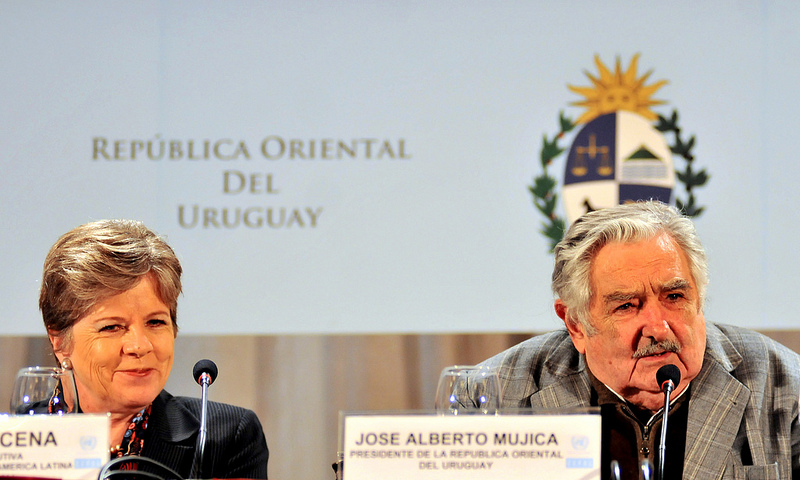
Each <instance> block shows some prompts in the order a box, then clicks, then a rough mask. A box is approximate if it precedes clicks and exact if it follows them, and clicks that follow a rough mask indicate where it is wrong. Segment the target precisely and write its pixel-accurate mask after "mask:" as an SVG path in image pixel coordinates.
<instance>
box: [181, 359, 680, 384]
mask: <svg viewBox="0 0 800 480" xmlns="http://www.w3.org/2000/svg"><path fill="white" fill-rule="evenodd" d="M217 372H218V371H217V364H216V363H214V362H212V361H211V360H208V359H203V360H200V361H199V362H197V363H195V364H194V368H193V369H192V376H193V377H194V381H195V382H197V383H200V377H202V376H203V374H204V373H207V374H208V376H209V379H210V381H209V382H208V384H209V385H210V384H211V383H213V382H214V380H215V379H216V378H217ZM678 375H679V376H680V374H678Z"/></svg>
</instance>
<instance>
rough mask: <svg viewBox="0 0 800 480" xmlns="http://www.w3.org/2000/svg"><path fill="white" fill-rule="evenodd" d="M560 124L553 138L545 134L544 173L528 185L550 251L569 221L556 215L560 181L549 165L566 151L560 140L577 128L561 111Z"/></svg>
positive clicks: (543, 148) (561, 235)
mask: <svg viewBox="0 0 800 480" xmlns="http://www.w3.org/2000/svg"><path fill="white" fill-rule="evenodd" d="M558 115H559V124H560V125H561V128H560V130H559V132H558V133H557V134H555V135H554V136H553V139H552V140H548V138H547V134H544V136H543V141H542V152H541V162H542V174H541V175H539V176H537V177H534V178H533V185H531V186H529V187H528V190H530V192H531V193H532V194H533V204H534V205H536V209H537V210H539V212H540V213H541V214H542V215H543V216H544V222H542V229H541V230H539V231H540V232H541V233H542V234H543V235H544V236H545V237H547V238H548V239H550V253H552V252H553V249H554V248H555V247H556V244H557V243H558V242H559V241H560V240H561V237H563V236H564V231H565V230H566V228H567V223H566V222H565V221H564V219H563V218H561V217H560V216H558V215H556V204H557V203H558V192H557V191H556V187H557V186H558V181H557V180H556V179H555V178H553V177H551V176H550V174H548V173H547V167H549V166H550V164H551V163H553V160H555V159H556V157H558V156H559V155H561V154H562V153H564V149H563V148H561V147H560V146H559V145H558V141H559V140H560V139H561V138H562V137H563V136H564V134H565V133H567V132H569V131H570V130H572V129H573V128H575V124H574V123H572V120H571V119H570V118H567V117H565V116H564V112H563V111H561V112H559V114H558Z"/></svg>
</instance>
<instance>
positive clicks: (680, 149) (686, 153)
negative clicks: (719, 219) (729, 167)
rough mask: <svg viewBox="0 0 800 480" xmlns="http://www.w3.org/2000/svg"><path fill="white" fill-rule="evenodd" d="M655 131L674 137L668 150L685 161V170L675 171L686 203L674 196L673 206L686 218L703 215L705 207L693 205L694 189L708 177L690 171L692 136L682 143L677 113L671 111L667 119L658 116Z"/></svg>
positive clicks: (692, 159)
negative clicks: (667, 133) (671, 134)
mask: <svg viewBox="0 0 800 480" xmlns="http://www.w3.org/2000/svg"><path fill="white" fill-rule="evenodd" d="M656 129H658V131H660V132H665V133H666V132H672V133H673V134H674V135H675V144H674V145H670V146H669V148H670V150H671V151H672V153H673V154H674V155H680V156H681V157H683V159H684V160H686V169H685V170H683V171H682V172H681V171H679V170H677V169H676V170H675V174H676V175H677V177H678V180H680V181H681V183H683V186H684V188H685V189H686V195H687V197H686V201H685V202H684V201H683V200H681V199H680V198H678V196H677V195H675V206H676V207H677V208H678V210H680V211H681V212H682V213H683V214H684V215H686V216H687V217H698V216H700V214H702V213H703V210H704V209H705V207H700V206H697V205H696V204H695V200H696V199H695V196H694V189H695V187H702V186H703V185H705V184H706V182H708V179H709V178H710V175H709V174H708V173H706V170H705V169H702V170H699V171H697V172H695V171H694V170H693V169H692V164H693V163H694V155H692V148H694V141H695V138H694V135H692V136H691V137H689V140H686V141H684V140H683V139H682V138H681V128H680V127H679V126H678V111H677V110H673V111H672V116H671V117H670V118H669V119H667V118H666V117H663V116H662V115H659V116H658V124H657V125H656Z"/></svg>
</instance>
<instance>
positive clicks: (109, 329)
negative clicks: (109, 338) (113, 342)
mask: <svg viewBox="0 0 800 480" xmlns="http://www.w3.org/2000/svg"><path fill="white" fill-rule="evenodd" d="M120 328H122V327H121V326H120V325H104V326H102V327H100V331H101V332H115V331H117V330H119V329H120Z"/></svg>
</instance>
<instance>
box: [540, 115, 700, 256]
mask: <svg viewBox="0 0 800 480" xmlns="http://www.w3.org/2000/svg"><path fill="white" fill-rule="evenodd" d="M559 125H560V129H559V132H558V133H557V134H555V135H554V136H553V138H552V139H548V138H547V134H544V135H543V139H542V150H541V155H540V157H541V163H542V173H541V175H538V176H536V177H534V178H533V184H532V185H530V186H529V187H528V190H530V192H531V194H532V195H533V204H534V205H535V206H536V209H537V210H539V212H540V213H541V214H542V216H543V217H544V221H543V222H542V229H541V230H539V231H540V232H541V233H542V234H543V235H544V236H545V237H547V238H548V239H549V240H550V253H552V252H553V250H554V249H555V246H556V244H558V242H559V241H560V240H561V238H562V237H563V236H564V231H565V230H566V228H567V227H566V222H565V221H564V219H563V218H562V217H560V216H559V215H557V214H556V205H557V204H558V191H557V187H558V181H557V180H556V179H555V178H553V177H551V176H550V174H549V173H548V171H547V167H549V166H550V165H551V164H552V163H553V160H555V159H556V158H557V157H558V156H560V155H561V154H562V153H564V150H565V149H564V148H562V147H561V146H559V144H558V141H559V140H561V139H562V138H563V137H564V134H565V133H567V132H569V131H571V130H572V129H573V128H575V124H574V123H573V122H572V119H570V118H568V117H566V116H564V112H563V111H562V112H559ZM656 129H658V130H659V131H660V132H664V133H667V132H672V133H673V134H674V137H675V143H674V144H673V145H670V150H671V151H672V153H673V155H679V156H681V157H682V158H683V159H684V160H685V161H686V168H685V169H684V170H683V171H678V170H676V171H675V174H676V176H677V178H678V180H680V182H681V183H683V185H684V188H685V190H686V195H687V197H686V200H685V201H684V200H681V199H680V198H678V196H677V195H676V196H675V206H676V207H677V208H678V210H680V211H681V212H682V213H683V214H684V215H686V216H688V217H697V216H699V215H700V214H702V213H703V210H704V209H705V207H701V206H698V205H697V204H696V198H695V196H694V189H695V188H697V187H702V186H703V185H705V184H706V183H707V182H708V179H709V178H710V175H709V174H708V173H707V172H706V170H705V169H702V170H699V171H697V172H695V171H694V169H693V168H692V167H693V163H694V155H693V154H692V148H694V143H695V137H694V135H692V136H691V137H690V138H689V139H688V140H686V141H684V139H682V138H681V129H680V127H679V126H678V112H677V110H673V111H672V116H671V117H670V118H669V119H667V118H666V117H664V116H662V115H659V116H658V123H657V125H656Z"/></svg>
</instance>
